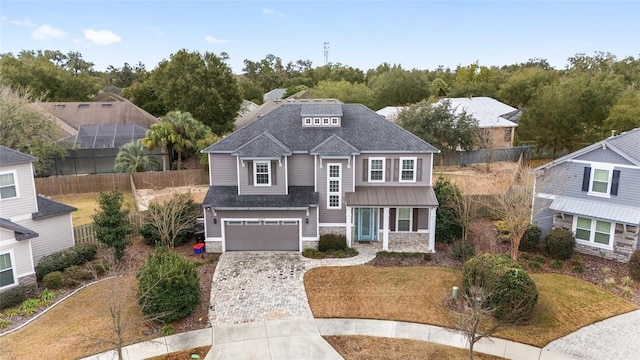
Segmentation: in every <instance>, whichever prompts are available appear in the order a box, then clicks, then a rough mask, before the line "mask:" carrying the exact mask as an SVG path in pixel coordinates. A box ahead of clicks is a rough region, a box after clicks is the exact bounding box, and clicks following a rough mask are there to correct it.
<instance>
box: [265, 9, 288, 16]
mask: <svg viewBox="0 0 640 360" xmlns="http://www.w3.org/2000/svg"><path fill="white" fill-rule="evenodd" d="M262 13H263V14H266V15H280V16H284V14H283V13H282V12H280V11H276V10H273V9H269V8H264V9H262Z"/></svg>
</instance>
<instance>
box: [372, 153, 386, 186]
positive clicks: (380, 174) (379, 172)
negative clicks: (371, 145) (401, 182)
mask: <svg viewBox="0 0 640 360" xmlns="http://www.w3.org/2000/svg"><path fill="white" fill-rule="evenodd" d="M369 181H370V182H384V158H369Z"/></svg>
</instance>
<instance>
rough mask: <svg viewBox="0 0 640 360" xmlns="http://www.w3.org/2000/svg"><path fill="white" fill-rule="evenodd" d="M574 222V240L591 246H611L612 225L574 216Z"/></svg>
mask: <svg viewBox="0 0 640 360" xmlns="http://www.w3.org/2000/svg"><path fill="white" fill-rule="evenodd" d="M574 222H575V223H574V233H575V234H576V235H575V236H576V240H578V241H584V242H589V243H591V244H593V245H600V246H606V247H611V246H613V244H612V242H611V225H612V223H610V222H608V221H602V220H596V219H590V218H585V217H581V216H576V217H575V220H574Z"/></svg>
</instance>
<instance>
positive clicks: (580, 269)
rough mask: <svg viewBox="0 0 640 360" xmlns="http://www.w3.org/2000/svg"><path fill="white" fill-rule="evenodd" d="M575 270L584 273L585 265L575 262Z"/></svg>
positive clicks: (577, 272)
mask: <svg viewBox="0 0 640 360" xmlns="http://www.w3.org/2000/svg"><path fill="white" fill-rule="evenodd" d="M573 272H574V273H576V274H582V273H584V267H583V266H582V265H581V264H575V265H573Z"/></svg>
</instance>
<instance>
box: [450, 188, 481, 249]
mask: <svg viewBox="0 0 640 360" xmlns="http://www.w3.org/2000/svg"><path fill="white" fill-rule="evenodd" d="M456 187H457V190H456V191H453V192H452V196H451V199H450V202H449V204H448V206H449V207H450V208H451V209H452V210H453V212H454V214H455V216H456V218H457V219H458V223H459V224H460V227H461V228H462V241H467V240H468V237H469V226H470V225H471V221H472V220H473V218H474V217H475V215H476V209H477V203H476V201H475V200H474V198H473V196H472V194H471V191H470V187H471V186H470V185H469V182H468V181H467V180H466V179H464V180H462V181H460V182H459V185H458V184H457V185H456Z"/></svg>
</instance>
